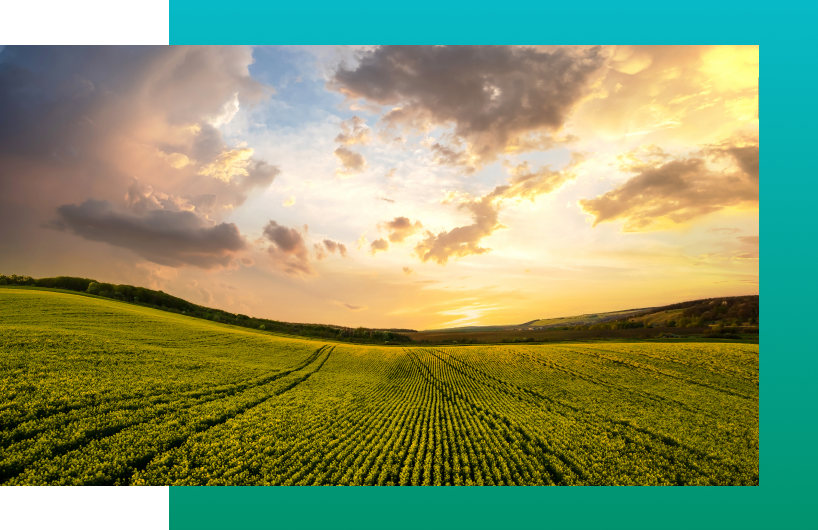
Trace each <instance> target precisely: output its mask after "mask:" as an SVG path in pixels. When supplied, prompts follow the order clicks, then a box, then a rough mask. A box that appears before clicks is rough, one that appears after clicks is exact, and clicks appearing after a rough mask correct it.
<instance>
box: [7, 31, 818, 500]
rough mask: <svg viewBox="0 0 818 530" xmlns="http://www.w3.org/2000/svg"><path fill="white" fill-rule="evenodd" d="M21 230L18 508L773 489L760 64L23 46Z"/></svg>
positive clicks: (15, 337) (14, 191) (648, 52)
mask: <svg viewBox="0 0 818 530" xmlns="http://www.w3.org/2000/svg"><path fill="white" fill-rule="evenodd" d="M545 37H547V34H545V33H543V34H541V35H539V36H537V35H535V39H531V40H539V39H540V38H542V40H547V39H546V38H545ZM0 38H1V37H0ZM350 40H351V39H350ZM765 64H766V60H765ZM765 87H766V85H765ZM765 101H766V99H765ZM780 187H783V185H782V186H780ZM805 189H806V188H805ZM798 193H799V192H798V191H797V190H796V194H798ZM805 193H806V192H805ZM793 208H795V206H793ZM793 224H795V223H793ZM0 226H2V229H0V485H2V486H759V484H760V477H759V456H760V449H759V403H760V401H759V379H760V370H759V365H760V362H759V359H760V349H759V336H760V335H759V334H760V313H759V308H760V299H759V259H760V258H759V252H760V251H759V248H760V246H759V46H758V45H655V46H654V45H570V46H569V45H337V46H331V45H293V46H285V45H263V46H262V45H247V46H240V45H225V46H215V45H214V46H204V45H201V46H200V45H186V46H182V45H163V46H148V45H132V46H118V45H117V46H113V45H95V46H73V45H72V46H69V45H44V46H28V45H20V46H11V45H8V46H0ZM773 239H774V237H773ZM766 240H767V236H766V235H765V241H766ZM799 274H800V273H799ZM794 276H795V274H794ZM806 280H807V278H802V281H806ZM798 290H799V288H797V287H796V288H795V292H797V291H798ZM765 298H766V293H765ZM807 298H810V297H809V296H807ZM799 307H800V306H799ZM804 308H805V309H806V307H804ZM784 311H785V312H787V314H788V315H790V314H791V315H792V316H793V317H795V316H796V315H799V316H800V313H801V311H800V309H798V310H796V309H792V312H789V311H790V310H789V309H787V310H784ZM768 314H769V313H768ZM765 316H766V315H765ZM793 322H795V320H794V321H793ZM765 324H768V325H769V322H768V321H767V320H766V319H765ZM793 325H794V326H796V325H800V324H793ZM795 332H796V330H795V329H793V333H795ZM800 333H804V334H805V335H806V334H808V328H804V329H803V330H802V331H800ZM766 348H767V346H766V343H765V351H766ZM767 355H768V358H769V355H770V352H768V353H767ZM767 369H768V365H765V373H769V372H767V371H766V370H767ZM766 382H767V380H765V383H766ZM766 388H768V389H769V387H766ZM766 399H767V394H765V403H766ZM765 414H766V412H765ZM766 418H768V416H766V415H765V422H766ZM768 427H769V426H768V425H767V424H766V423H765V432H768V431H767V430H766V429H768ZM765 440H766V439H765ZM767 447H768V446H767V445H766V442H765V451H766V450H767V449H766V448H767ZM765 454H768V453H766V452H765ZM769 469H770V468H768V467H766V466H765V477H766V476H768V475H767V473H768V470H769ZM111 489H115V488H111ZM171 489H173V488H171ZM758 489H759V488H754V489H753V488H750V489H744V490H743V491H757V490H758ZM739 490H740V488H739ZM59 491H66V490H65V489H63V490H59ZM117 491H119V490H117ZM128 491H133V489H128ZM208 491H211V489H208ZM310 491H311V492H315V491H316V490H310ZM330 491H339V490H330ZM357 491H361V490H357ZM381 491H382V490H381ZM401 491H405V490H401ZM447 491H457V490H447ZM472 491H473V490H472ZM492 491H497V490H492ZM518 491H521V490H518ZM548 491H557V490H548ZM606 491H612V490H611V489H606ZM686 491H687V490H686ZM699 491H701V490H699ZM710 491H713V490H710ZM733 491H735V490H733Z"/></svg>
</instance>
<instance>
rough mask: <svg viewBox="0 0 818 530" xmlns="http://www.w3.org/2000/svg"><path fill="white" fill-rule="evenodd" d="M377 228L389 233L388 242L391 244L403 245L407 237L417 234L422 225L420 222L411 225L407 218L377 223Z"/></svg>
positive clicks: (396, 218)
mask: <svg viewBox="0 0 818 530" xmlns="http://www.w3.org/2000/svg"><path fill="white" fill-rule="evenodd" d="M378 228H379V229H381V228H385V229H386V230H388V231H389V241H390V242H391V243H403V242H404V241H405V240H406V238H407V237H410V236H412V235H414V234H416V233H418V232H419V231H420V230H421V229H422V228H423V225H422V224H420V221H415V222H414V223H412V221H410V220H409V218H408V217H395V218H394V219H393V220H391V221H386V222H383V223H379V224H378Z"/></svg>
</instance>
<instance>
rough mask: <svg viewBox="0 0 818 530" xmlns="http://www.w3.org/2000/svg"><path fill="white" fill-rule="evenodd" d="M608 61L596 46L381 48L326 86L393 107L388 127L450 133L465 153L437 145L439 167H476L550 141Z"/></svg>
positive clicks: (367, 53)
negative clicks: (448, 130)
mask: <svg viewBox="0 0 818 530" xmlns="http://www.w3.org/2000/svg"><path fill="white" fill-rule="evenodd" d="M604 62H605V54H604V53H602V49H601V48H599V47H591V48H579V47H577V48H569V47H563V48H552V49H537V48H534V47H515V46H381V47H377V48H374V49H368V50H364V51H362V52H361V53H360V55H359V57H358V64H357V66H355V67H353V68H348V67H347V66H345V65H344V64H341V66H339V68H338V69H337V70H336V71H335V73H334V75H333V76H332V78H331V80H330V82H329V83H328V87H329V88H331V89H334V90H337V91H339V92H342V93H343V94H345V95H346V96H347V98H348V99H350V100H364V101H366V102H368V103H372V104H378V105H390V106H392V107H393V108H392V109H391V110H390V111H388V112H387V113H385V114H384V115H383V116H382V117H381V122H382V124H383V125H384V126H385V127H386V128H400V129H408V130H416V131H426V130H428V129H430V128H431V127H435V126H442V127H448V126H452V127H453V131H452V135H453V143H454V144H457V143H459V142H463V143H464V144H465V146H464V148H463V149H462V150H455V149H451V148H448V147H445V146H443V145H441V144H437V146H436V147H434V146H433V149H434V150H435V152H436V157H437V158H438V160H439V161H440V162H441V163H447V164H452V165H461V166H463V165H477V166H479V165H484V164H486V163H490V162H491V161H493V160H495V159H496V157H497V156H498V155H500V154H502V153H504V152H506V151H507V150H510V151H516V152H520V151H521V150H527V149H533V148H535V146H541V145H543V142H547V139H548V134H550V133H556V132H558V131H560V130H561V129H562V127H563V125H564V124H565V122H566V120H567V118H568V116H569V114H570V113H571V111H572V110H573V108H574V107H575V106H576V105H577V104H579V103H580V102H581V101H582V100H583V98H584V97H585V96H586V95H587V94H588V93H589V91H590V88H591V85H592V84H593V82H594V81H595V79H596V78H597V77H598V75H597V74H599V73H601V72H602V67H603V65H604ZM536 148H540V147H536Z"/></svg>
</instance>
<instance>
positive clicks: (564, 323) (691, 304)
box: [506, 295, 759, 331]
mask: <svg viewBox="0 0 818 530" xmlns="http://www.w3.org/2000/svg"><path fill="white" fill-rule="evenodd" d="M758 319H759V298H758V295H746V296H728V297H721V298H705V299H701V300H691V301H687V302H679V303H676V304H671V305H666V306H662V307H648V308H643V309H627V310H624V311H613V312H609V313H597V314H587V315H579V316H574V317H561V318H548V319H542V320H532V321H530V322H527V323H525V324H520V325H519V326H516V327H515V326H510V327H508V328H506V329H516V330H518V331H523V330H549V329H550V330H567V329H607V328H610V329H626V328H631V327H678V328H684V327H708V326H712V325H720V326H743V325H746V326H757V325H758V323H759V320H758Z"/></svg>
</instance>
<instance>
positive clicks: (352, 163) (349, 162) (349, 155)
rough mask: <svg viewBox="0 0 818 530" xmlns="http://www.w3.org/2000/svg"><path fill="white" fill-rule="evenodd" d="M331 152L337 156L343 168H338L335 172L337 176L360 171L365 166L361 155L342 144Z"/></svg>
mask: <svg viewBox="0 0 818 530" xmlns="http://www.w3.org/2000/svg"><path fill="white" fill-rule="evenodd" d="M333 154H334V155H335V156H336V157H337V158H338V160H339V161H340V162H341V165H342V166H343V169H338V170H336V171H335V174H336V175H338V176H350V175H355V174H356V173H360V172H361V171H363V170H364V169H365V168H366V160H365V159H364V157H363V155H361V154H360V153H356V152H355V151H351V150H349V149H347V148H346V147H344V146H341V147H339V148H338V149H336V150H335V151H334V152H333Z"/></svg>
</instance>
